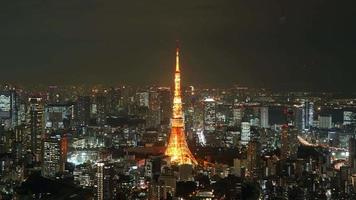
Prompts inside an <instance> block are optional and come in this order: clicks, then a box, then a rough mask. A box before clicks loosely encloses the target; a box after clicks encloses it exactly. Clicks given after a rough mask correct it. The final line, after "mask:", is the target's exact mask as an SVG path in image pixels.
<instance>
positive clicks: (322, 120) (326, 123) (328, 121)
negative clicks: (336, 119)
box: [318, 115, 332, 129]
mask: <svg viewBox="0 0 356 200" xmlns="http://www.w3.org/2000/svg"><path fill="white" fill-rule="evenodd" d="M318 122H319V126H318V128H321V129H331V128H332V117H331V115H327V116H322V115H319V116H318Z"/></svg>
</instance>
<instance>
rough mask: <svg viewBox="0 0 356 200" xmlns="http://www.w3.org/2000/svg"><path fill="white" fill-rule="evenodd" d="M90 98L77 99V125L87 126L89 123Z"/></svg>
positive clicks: (81, 97)
mask: <svg viewBox="0 0 356 200" xmlns="http://www.w3.org/2000/svg"><path fill="white" fill-rule="evenodd" d="M90 104H91V100H90V96H80V97H78V100H77V104H76V116H75V117H76V121H77V124H78V125H88V124H89V121H90Z"/></svg>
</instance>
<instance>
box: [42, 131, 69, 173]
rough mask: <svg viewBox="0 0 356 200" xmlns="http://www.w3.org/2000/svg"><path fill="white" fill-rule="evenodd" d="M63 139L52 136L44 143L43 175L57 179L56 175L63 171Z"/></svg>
mask: <svg viewBox="0 0 356 200" xmlns="http://www.w3.org/2000/svg"><path fill="white" fill-rule="evenodd" d="M61 152H62V149H61V139H60V137H59V136H51V137H50V138H48V139H45V140H44V142H43V159H42V175H43V176H45V177H55V175H56V173H58V172H60V171H61V170H62V169H63V164H64V162H63V160H62V155H61Z"/></svg>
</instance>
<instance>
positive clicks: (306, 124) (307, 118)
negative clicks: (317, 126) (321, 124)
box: [302, 100, 314, 130]
mask: <svg viewBox="0 0 356 200" xmlns="http://www.w3.org/2000/svg"><path fill="white" fill-rule="evenodd" d="M302 109H303V110H302V127H303V129H304V130H309V129H310V128H311V127H313V125H314V103H313V102H310V101H308V100H303V101H302Z"/></svg>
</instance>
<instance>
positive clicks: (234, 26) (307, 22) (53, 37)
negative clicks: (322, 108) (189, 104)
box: [0, 0, 356, 91]
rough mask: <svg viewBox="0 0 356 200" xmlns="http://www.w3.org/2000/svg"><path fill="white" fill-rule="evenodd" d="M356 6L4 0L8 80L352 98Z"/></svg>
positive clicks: (3, 64) (302, 1)
mask: <svg viewBox="0 0 356 200" xmlns="http://www.w3.org/2000/svg"><path fill="white" fill-rule="evenodd" d="M353 4H354V3H353V2H352V1H348V0H345V1H342V2H340V1H332V0H299V1H282V0H271V1H258V0H249V1H244V0H225V1H216V0H195V1H188V0H181V1H167V0H157V1H156V0H152V1H142V0H132V1H120V0H100V1H99V0H50V1H48V0H16V1H14V0H3V1H2V2H1V6H0V24H1V31H0V68H1V73H0V79H3V80H9V81H12V82H20V83H31V84H36V83H45V84H49V83H51V84H53V83H58V84H63V83H82V82H83V83H98V82H102V83H111V84H114V83H130V84H149V83H152V84H153V83H158V84H166V85H168V84H170V83H171V80H172V74H171V72H172V69H173V68H172V67H173V62H174V52H173V51H174V46H175V40H176V39H179V40H180V41H181V46H182V62H183V73H184V74H183V76H184V77H183V79H184V82H185V83H187V84H202V85H208V86H209V85H210V86H213V85H219V86H221V85H231V84H234V83H243V84H248V85H251V86H257V87H259V86H264V87H271V88H276V89H279V88H281V89H288V88H290V89H306V90H309V89H313V90H314V89H319V90H353V91H355V89H356V86H355V84H354V81H353V79H354V74H355V73H356V70H355V67H356V61H355V57H356V39H355V38H356V37H355V35H356V13H355V11H356V9H354V8H355V6H354V5H353Z"/></svg>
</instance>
